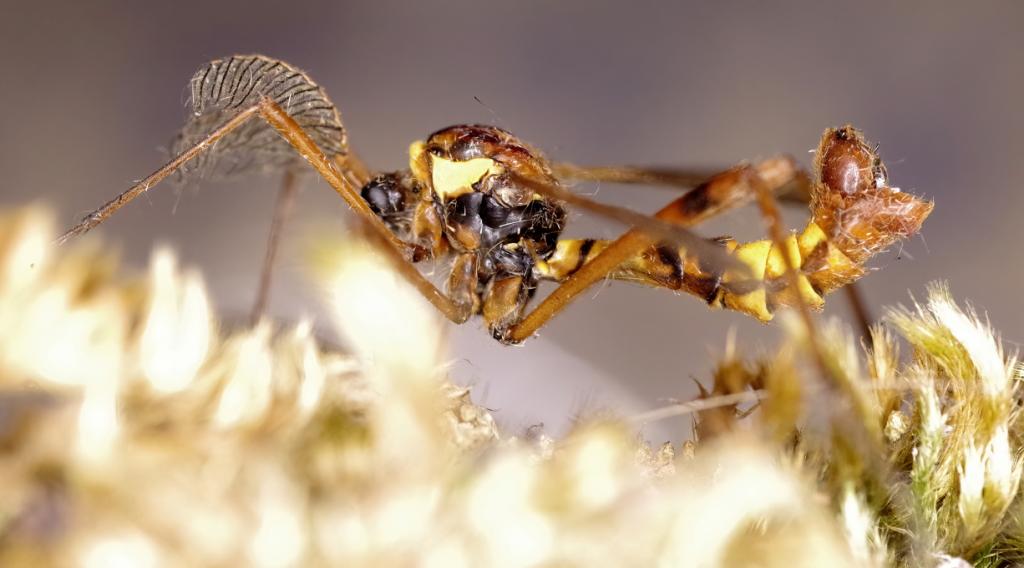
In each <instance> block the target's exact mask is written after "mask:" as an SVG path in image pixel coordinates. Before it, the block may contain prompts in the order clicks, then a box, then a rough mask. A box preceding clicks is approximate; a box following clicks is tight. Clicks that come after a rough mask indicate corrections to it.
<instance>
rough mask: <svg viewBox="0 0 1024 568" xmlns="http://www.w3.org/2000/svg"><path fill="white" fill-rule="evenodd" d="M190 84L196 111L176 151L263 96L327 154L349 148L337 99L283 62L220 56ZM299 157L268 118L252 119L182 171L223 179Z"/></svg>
mask: <svg viewBox="0 0 1024 568" xmlns="http://www.w3.org/2000/svg"><path fill="white" fill-rule="evenodd" d="M190 88H191V89H190V90H191V103H192V113H191V116H190V117H189V120H188V122H187V123H186V124H185V126H184V127H183V128H182V129H181V131H180V132H179V133H178V135H177V136H176V137H175V139H174V141H173V142H172V145H171V150H172V152H173V153H174V154H175V155H177V154H179V153H181V152H182V151H184V150H185V149H187V148H189V147H190V146H192V145H193V144H195V143H197V142H199V141H200V140H201V139H202V138H203V137H205V136H206V135H207V134H209V133H210V132H211V131H212V130H213V129H214V128H216V127H218V126H220V125H221V124H223V123H224V122H225V121H226V120H227V119H229V118H230V117H231V116H233V115H234V114H235V113H237V112H238V111H240V110H241V109H244V108H246V107H248V106H250V105H252V104H255V103H256V102H258V101H259V99H260V97H263V96H266V97H269V98H270V99H272V100H273V101H274V102H276V103H277V104H278V105H280V106H281V107H282V108H283V109H284V110H285V111H286V112H288V114H289V115H291V117H292V118H293V119H295V121H296V122H298V123H299V126H301V127H302V128H303V129H304V130H305V131H306V132H307V133H309V135H310V136H311V137H312V138H313V140H314V141H315V142H316V143H317V145H319V146H320V148H321V149H322V150H323V151H324V152H325V153H326V154H327V155H328V157H334V156H336V155H339V154H346V153H347V152H348V144H347V140H346V136H345V127H344V126H343V125H342V122H341V115H340V113H339V112H338V109H337V108H336V107H335V106H334V103H332V102H331V100H330V99H329V98H327V94H326V93H324V90H323V89H322V88H321V87H320V86H319V85H317V84H316V83H314V82H313V80H312V79H310V78H309V76H308V75H306V74H305V73H304V72H302V71H300V70H298V69H296V68H295V67H292V66H291V65H289V64H287V63H285V62H283V61H279V60H277V59H272V58H270V57H265V56H262V55H235V56H232V57H227V58H223V59H216V60H214V61H211V62H209V63H207V64H206V65H205V66H203V67H202V68H200V69H199V70H198V71H196V73H195V75H193V76H192V80H191V81H190ZM301 160H302V158H301V157H300V156H299V155H298V154H297V153H296V152H295V151H294V150H293V149H292V148H291V147H290V146H289V145H288V143H287V142H286V141H285V140H284V139H282V138H281V137H280V136H279V135H278V134H277V132H275V131H274V129H273V128H271V127H270V126H269V125H268V124H267V123H266V122H264V121H261V120H252V121H249V122H248V123H246V124H245V125H243V126H242V127H240V128H238V129H237V130H236V131H234V132H232V133H231V134H229V135H227V136H225V137H224V138H223V139H222V140H220V141H218V142H217V145H216V147H214V148H212V149H211V150H210V151H208V152H205V153H203V154H202V155H201V156H200V157H198V158H197V159H195V160H193V161H192V162H190V163H189V164H188V165H187V166H186V167H185V168H183V171H185V172H191V171H196V170H198V171H200V172H201V173H202V174H203V175H205V176H210V177H218V178H223V177H229V176H231V175H233V174H236V173H241V172H246V171H251V170H254V169H255V170H275V169H280V168H284V167H288V166H290V165H292V164H295V163H298V162H301Z"/></svg>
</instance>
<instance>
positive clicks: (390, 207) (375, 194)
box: [360, 176, 405, 215]
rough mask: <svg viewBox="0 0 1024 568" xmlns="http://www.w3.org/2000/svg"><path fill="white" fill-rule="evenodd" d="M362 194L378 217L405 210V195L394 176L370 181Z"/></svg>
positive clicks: (379, 177)
mask: <svg viewBox="0 0 1024 568" xmlns="http://www.w3.org/2000/svg"><path fill="white" fill-rule="evenodd" d="M360 193H361V195H362V196H363V199H365V200H366V202H367V203H368V204H369V205H370V209H373V212H374V213H376V214H378V215H390V214H393V213H397V212H399V211H402V210H403V209H405V195H404V194H403V193H402V190H401V189H400V188H399V186H398V180H396V179H395V178H394V177H393V176H378V177H376V178H374V179H372V180H370V182H369V183H367V184H366V185H365V186H363V190H362V192H360Z"/></svg>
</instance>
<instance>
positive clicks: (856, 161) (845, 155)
mask: <svg viewBox="0 0 1024 568" xmlns="http://www.w3.org/2000/svg"><path fill="white" fill-rule="evenodd" d="M818 151H819V154H818V159H819V161H818V167H819V174H820V175H821V182H822V183H823V184H825V186H827V187H828V188H829V189H830V190H832V191H835V192H837V193H841V194H843V195H853V194H855V193H858V192H860V191H863V190H865V189H872V188H875V187H878V183H879V181H881V182H883V183H885V182H886V181H887V180H886V179H885V167H884V166H881V160H879V159H878V156H877V155H875V153H874V151H873V150H871V148H870V147H869V146H868V145H867V144H866V143H865V142H864V138H863V137H862V136H861V135H860V133H859V132H857V131H856V130H855V129H854V128H853V127H851V126H844V127H843V128H838V129H835V130H830V131H827V132H826V133H825V135H824V137H823V138H822V141H821V147H820V148H819V150H818ZM879 174H881V175H879Z"/></svg>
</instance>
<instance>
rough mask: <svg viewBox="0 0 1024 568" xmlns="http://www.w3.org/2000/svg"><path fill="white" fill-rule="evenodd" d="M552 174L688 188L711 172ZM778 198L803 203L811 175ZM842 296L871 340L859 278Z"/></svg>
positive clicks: (572, 169)
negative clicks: (844, 295) (844, 296)
mask: <svg viewBox="0 0 1024 568" xmlns="http://www.w3.org/2000/svg"><path fill="white" fill-rule="evenodd" d="M554 170H555V175H556V176H558V177H559V178H560V179H563V180H581V181H603V182H610V183H622V184H638V185H652V186H666V187H674V188H690V187H694V186H696V185H697V184H699V183H701V182H703V181H704V180H706V179H709V178H710V177H711V176H712V174H711V173H709V172H707V171H701V170H699V169H673V168H642V167H635V166H577V165H575V164H569V163H564V162H563V163H557V164H555V165H554ZM773 194H774V197H775V198H776V199H778V200H779V201H781V202H783V203H787V204H791V205H800V206H805V207H806V206H807V205H808V204H809V203H810V198H811V179H810V176H808V175H807V174H806V173H805V172H803V171H800V172H797V174H796V175H794V176H793V178H792V179H791V180H790V181H789V182H788V183H786V184H785V185H783V186H782V187H780V188H778V189H777V190H775V191H773ZM845 288H846V297H847V300H848V301H849V303H850V307H851V309H852V310H853V315H854V319H855V320H856V322H857V327H858V329H859V331H860V333H861V335H862V336H863V337H864V338H865V339H866V341H871V333H870V329H871V323H872V319H871V316H870V314H869V312H868V310H867V308H866V307H865V305H864V299H863V293H862V291H861V287H860V283H859V282H851V283H850V284H847V285H846V286H845Z"/></svg>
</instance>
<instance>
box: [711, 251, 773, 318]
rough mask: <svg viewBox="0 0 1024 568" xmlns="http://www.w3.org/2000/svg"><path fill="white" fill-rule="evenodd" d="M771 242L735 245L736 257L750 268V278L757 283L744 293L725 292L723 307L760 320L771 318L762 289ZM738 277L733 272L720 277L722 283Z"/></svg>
mask: <svg viewBox="0 0 1024 568" xmlns="http://www.w3.org/2000/svg"><path fill="white" fill-rule="evenodd" d="M771 249H772V242H771V241H769V240H763V241H754V242H752V243H743V244H741V245H739V246H737V247H736V252H735V253H734V254H735V255H736V259H737V260H739V261H740V262H742V263H743V264H746V265H747V266H748V267H749V268H750V272H751V279H752V280H753V281H754V282H756V283H757V289H756V290H753V291H751V292H748V293H746V294H734V293H727V294H725V298H723V300H724V304H725V307H727V308H730V309H733V310H736V311H739V312H743V313H745V314H750V315H752V316H754V317H755V318H757V319H759V320H761V321H769V320H771V319H772V313H771V312H769V311H768V295H767V292H766V291H765V289H764V285H763V283H764V271H765V268H766V267H767V264H768V253H769V252H771ZM737 280H738V278H737V277H736V275H735V274H733V273H728V272H727V273H726V274H725V275H724V276H723V277H722V282H723V283H729V282H735V281H737Z"/></svg>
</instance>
